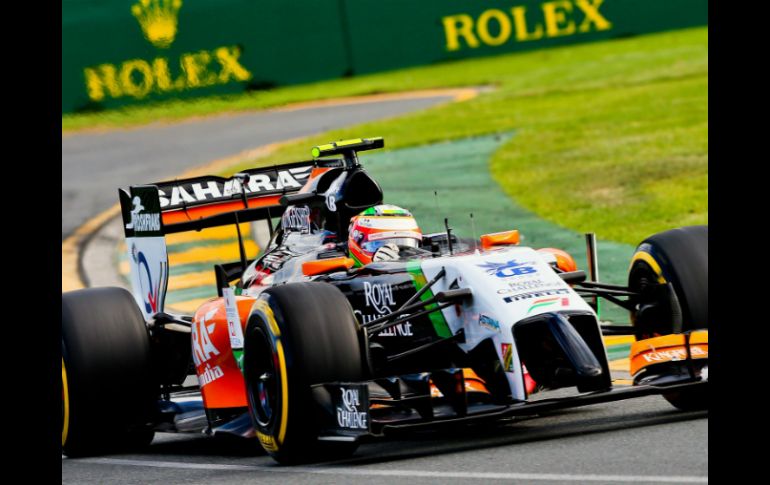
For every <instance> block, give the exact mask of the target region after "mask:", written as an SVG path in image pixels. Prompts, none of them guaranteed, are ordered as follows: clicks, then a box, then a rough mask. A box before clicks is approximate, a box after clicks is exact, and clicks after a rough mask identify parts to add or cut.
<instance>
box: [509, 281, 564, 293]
mask: <svg viewBox="0 0 770 485" xmlns="http://www.w3.org/2000/svg"><path fill="white" fill-rule="evenodd" d="M507 284H508V287H507V288H500V289H499V290H497V294H498V295H511V294H515V293H521V292H525V291H531V290H539V289H546V288H559V287H561V286H562V284H561V283H555V282H553V281H543V280H541V279H532V280H526V281H508V282H507Z"/></svg>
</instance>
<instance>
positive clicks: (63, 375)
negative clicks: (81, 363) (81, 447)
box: [61, 357, 70, 446]
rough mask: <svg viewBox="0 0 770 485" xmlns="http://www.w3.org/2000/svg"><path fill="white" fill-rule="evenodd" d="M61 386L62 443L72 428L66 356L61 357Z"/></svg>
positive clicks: (62, 443)
mask: <svg viewBox="0 0 770 485" xmlns="http://www.w3.org/2000/svg"><path fill="white" fill-rule="evenodd" d="M61 386H62V400H63V401H64V423H63V424H62V429H61V445H62V446H64V443H65V442H66V441H67V433H68V432H69V428H70V395H69V389H68V387H69V386H68V385H67V369H66V368H65V367H64V357H62V359H61Z"/></svg>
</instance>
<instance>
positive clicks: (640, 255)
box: [629, 251, 666, 283]
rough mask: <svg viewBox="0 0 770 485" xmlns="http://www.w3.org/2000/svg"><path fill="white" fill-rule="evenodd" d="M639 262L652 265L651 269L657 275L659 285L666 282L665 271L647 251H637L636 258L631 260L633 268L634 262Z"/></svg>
mask: <svg viewBox="0 0 770 485" xmlns="http://www.w3.org/2000/svg"><path fill="white" fill-rule="evenodd" d="M637 260H642V261H644V262H645V263H647V264H648V265H650V268H652V270H653V271H654V272H655V274H656V275H658V283H665V282H666V278H664V277H663V271H662V270H661V269H660V265H659V264H658V262H657V261H655V258H653V257H652V255H651V254H650V253H648V252H645V251H637V252H636V253H635V254H634V257H632V258H631V266H633V265H634V262H636V261H637ZM629 269H630V267H629Z"/></svg>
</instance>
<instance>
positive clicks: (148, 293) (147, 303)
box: [131, 244, 168, 315]
mask: <svg viewBox="0 0 770 485" xmlns="http://www.w3.org/2000/svg"><path fill="white" fill-rule="evenodd" d="M131 258H132V259H133V260H134V264H135V265H136V267H137V268H138V269H139V286H140V288H141V290H140V291H141V295H142V301H143V302H144V309H145V312H146V313H147V314H148V315H152V314H154V313H157V312H158V304H159V303H160V290H161V288H160V283H161V281H164V280H165V273H166V270H167V268H168V264H167V263H164V262H162V261H161V262H160V267H159V269H158V278H157V279H156V280H155V281H153V278H152V271H150V264H149V263H148V262H147V256H145V255H144V253H143V252H142V251H139V250H138V249H137V247H136V244H132V245H131Z"/></svg>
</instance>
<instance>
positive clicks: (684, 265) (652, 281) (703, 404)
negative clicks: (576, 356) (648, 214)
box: [628, 226, 709, 411]
mask: <svg viewBox="0 0 770 485" xmlns="http://www.w3.org/2000/svg"><path fill="white" fill-rule="evenodd" d="M659 283H670V284H671V286H672V287H673V292H674V294H675V296H676V300H677V301H678V307H679V310H680V311H678V310H677V309H676V308H675V306H674V305H670V304H665V303H661V304H660V305H650V306H649V308H650V309H651V310H650V312H649V316H644V315H640V313H642V310H641V308H642V307H641V306H640V308H639V309H637V311H634V312H631V322H632V323H633V325H634V332H635V335H636V338H637V340H642V339H646V338H651V337H654V336H657V335H668V334H674V333H683V332H689V331H691V330H698V329H708V324H709V318H708V226H688V227H682V228H678V229H672V230H669V231H665V232H661V233H658V234H655V235H653V236H650V237H648V238H647V239H645V240H644V241H642V243H641V244H640V245H639V246H638V247H637V249H636V252H635V253H634V256H633V257H632V259H631V265H630V267H629V273H628V287H629V289H630V290H631V291H634V292H639V293H641V294H645V293H646V292H648V290H649V289H650V288H649V287H650V286H653V285H657V284H659ZM663 397H664V398H666V400H667V401H668V402H669V403H671V404H672V405H673V406H674V407H676V408H678V409H681V410H685V411H691V410H696V409H706V408H708V398H707V394H706V389H705V388H698V389H694V390H691V391H687V392H677V393H667V394H663Z"/></svg>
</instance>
